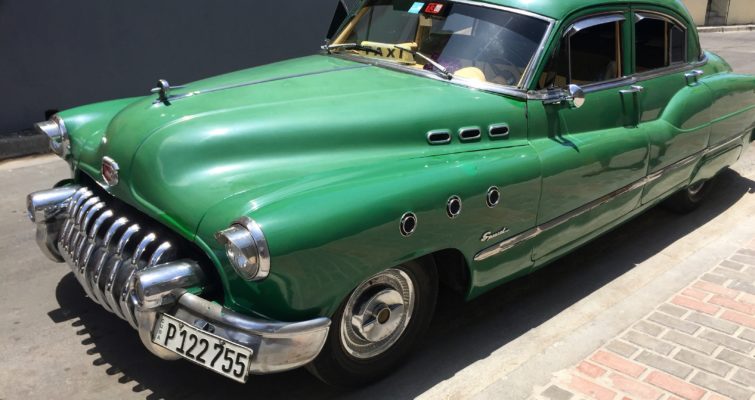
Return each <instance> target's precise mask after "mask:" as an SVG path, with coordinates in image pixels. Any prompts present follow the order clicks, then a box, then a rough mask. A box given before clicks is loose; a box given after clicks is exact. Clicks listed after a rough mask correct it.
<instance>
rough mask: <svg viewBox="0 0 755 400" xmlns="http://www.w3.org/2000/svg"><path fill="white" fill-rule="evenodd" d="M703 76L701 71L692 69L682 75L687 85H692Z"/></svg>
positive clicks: (703, 73)
mask: <svg viewBox="0 0 755 400" xmlns="http://www.w3.org/2000/svg"><path fill="white" fill-rule="evenodd" d="M703 75H705V71H703V70H701V69H693V70H692V71H690V72H687V73H686V74H684V78H685V79H687V84H688V85H692V84H693V83H697V82H698V81H699V80H700V77H701V76H703Z"/></svg>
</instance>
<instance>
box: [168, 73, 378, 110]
mask: <svg viewBox="0 0 755 400" xmlns="http://www.w3.org/2000/svg"><path fill="white" fill-rule="evenodd" d="M360 68H367V66H366V65H356V66H349V67H339V68H331V69H326V70H320V71H313V72H304V73H300V74H291V75H284V76H278V77H274V78H267V79H258V80H256V81H249V82H244V83H237V84H234V85H226V86H218V87H216V88H212V89H205V90H195V91H193V92H189V93H184V94H179V95H175V96H172V97H170V98H168V100H169V101H176V100H181V99H185V98H187V97H193V96H198V95H201V94H207V93H214V92H219V91H222V90H229V89H237V88H241V87H245V86H254V85H260V84H263V83H270V82H276V81H282V80H286V79H293V78H303V77H305V76H313V75H322V74H327V73H330V72H339V71H348V70H351V69H360ZM160 103H162V101H161V100H160V99H157V100H155V101H154V104H160Z"/></svg>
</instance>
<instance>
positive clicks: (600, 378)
mask: <svg viewBox="0 0 755 400" xmlns="http://www.w3.org/2000/svg"><path fill="white" fill-rule="evenodd" d="M754 355H755V240H753V241H752V242H751V243H750V245H749V246H747V247H745V248H742V249H740V250H739V251H738V252H737V253H736V254H734V255H732V256H731V257H729V258H728V259H727V260H724V261H722V262H721V263H720V264H719V265H717V266H715V267H714V268H713V269H712V270H711V271H709V272H708V273H706V274H704V275H703V276H701V277H700V278H699V279H698V280H696V281H695V282H694V283H693V284H691V285H690V286H688V287H686V288H685V289H683V290H682V291H681V292H679V293H677V294H675V295H674V296H672V298H670V299H669V300H668V301H666V302H665V303H663V304H661V305H660V306H658V307H657V308H656V309H655V310H654V311H653V312H651V313H650V314H649V315H646V316H645V317H644V318H643V319H642V320H640V321H637V322H636V323H635V324H633V325H632V327H631V328H630V329H628V330H626V331H624V332H623V333H621V334H620V335H619V336H618V337H616V338H615V339H613V340H612V341H611V342H609V343H607V344H606V345H604V346H603V347H601V348H600V349H598V350H597V351H595V352H594V353H593V354H592V355H590V356H589V357H588V358H587V359H585V360H583V361H582V362H580V363H579V364H578V365H576V366H574V367H572V368H569V369H566V370H563V371H560V372H558V373H556V374H554V378H553V380H552V381H551V382H550V384H549V385H547V386H545V387H544V388H538V389H537V390H536V391H535V394H534V395H533V396H532V397H531V399H538V400H539V399H551V400H569V399H585V398H591V399H598V400H613V399H617V400H625V399H638V400H639V399H652V400H678V399H688V400H721V399H734V400H749V399H753V398H755V397H754V396H753V395H755V358H753V356H754Z"/></svg>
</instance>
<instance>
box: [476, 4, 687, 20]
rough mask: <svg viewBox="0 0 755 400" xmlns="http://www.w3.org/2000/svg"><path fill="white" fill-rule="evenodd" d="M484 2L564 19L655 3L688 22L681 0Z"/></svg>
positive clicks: (685, 8)
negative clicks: (606, 7)
mask: <svg viewBox="0 0 755 400" xmlns="http://www.w3.org/2000/svg"><path fill="white" fill-rule="evenodd" d="M482 1H484V2H486V3H490V4H495V5H500V6H506V7H512V8H517V9H520V10H525V11H530V12H533V13H535V14H540V15H543V16H546V17H550V18H553V19H558V20H560V19H564V18H566V17H567V16H569V14H571V13H572V12H574V11H577V10H580V9H583V8H589V7H594V6H601V5H627V4H630V3H631V4H636V5H655V6H662V7H666V8H669V9H671V10H673V11H676V12H677V13H678V14H679V15H681V16H683V17H684V18H685V19H686V20H687V22H688V23H689V22H690V18H689V11H688V10H687V7H686V6H685V5H684V3H682V0H635V1H631V2H630V1H627V0H482Z"/></svg>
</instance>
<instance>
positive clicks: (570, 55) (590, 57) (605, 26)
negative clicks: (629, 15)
mask: <svg viewBox="0 0 755 400" xmlns="http://www.w3.org/2000/svg"><path fill="white" fill-rule="evenodd" d="M623 20H624V17H623V16H619V15H613V16H602V17H598V18H593V19H588V20H583V21H580V22H577V23H576V24H574V25H573V26H572V27H571V28H570V29H569V30H568V31H567V33H566V35H565V36H564V38H563V40H562V41H561V43H560V45H559V47H558V50H557V51H556V52H555V53H554V54H553V57H552V58H551V60H550V62H549V63H548V65H547V66H546V68H545V70H544V71H543V75H542V76H541V78H540V82H539V86H540V87H539V88H540V89H546V88H554V87H566V86H568V85H569V84H577V85H589V84H591V83H598V82H604V81H610V80H613V79H617V78H620V77H621V76H622V75H623V73H622V65H621V63H622V48H621V47H622V46H621V43H622V40H621V39H622V24H623Z"/></svg>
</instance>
